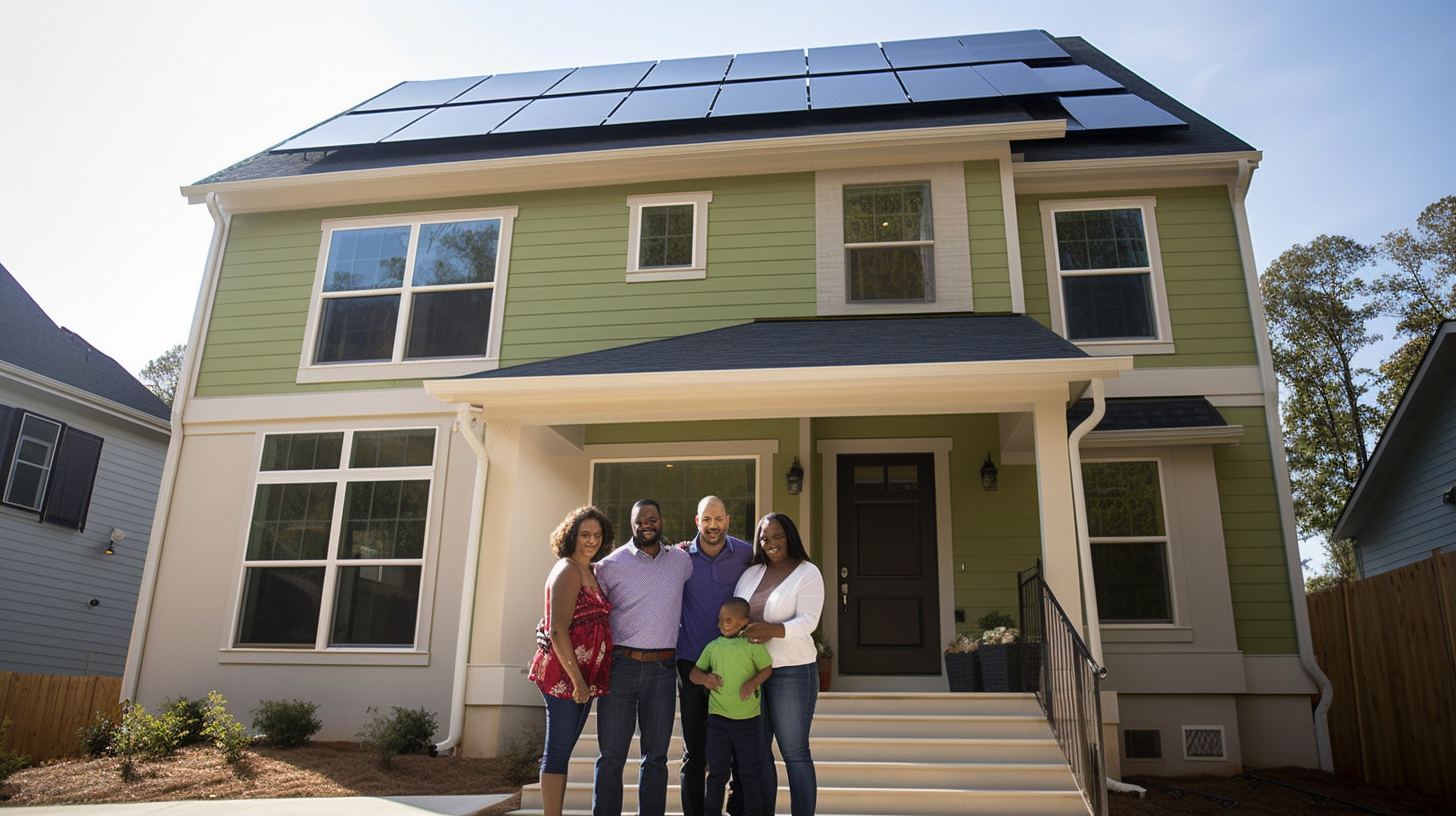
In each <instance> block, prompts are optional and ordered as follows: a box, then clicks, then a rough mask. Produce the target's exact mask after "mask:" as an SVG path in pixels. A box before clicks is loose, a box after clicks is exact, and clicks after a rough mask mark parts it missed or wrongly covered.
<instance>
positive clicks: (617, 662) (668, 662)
mask: <svg viewBox="0 0 1456 816" xmlns="http://www.w3.org/2000/svg"><path fill="white" fill-rule="evenodd" d="M676 662H677V659H676V658H673V657H668V658H664V659H662V660H653V661H650V662H647V663H643V662H642V661H639V660H633V659H632V658H630V657H628V656H627V655H626V654H624V653H622V652H621V651H615V652H613V653H612V679H611V686H610V688H611V692H610V693H608V694H606V695H604V696H603V697H602V698H601V700H600V701H599V702H598V703H597V742H598V743H599V744H600V747H601V756H598V757H597V766H596V776H595V778H594V780H593V790H592V815H593V816H621V814H622V770H623V769H624V768H625V767H626V765H627V752H628V751H629V750H630V749H631V747H632V733H633V732H634V731H637V730H639V729H640V730H641V732H642V766H641V768H640V769H639V770H638V773H637V812H638V813H639V814H641V816H663V812H664V811H665V810H666V809H667V748H668V743H670V742H671V741H672V720H673V708H674V706H673V698H674V697H676V696H677V694H676V692H677V672H676V671H675V669H674V665H673V664H674V663H676Z"/></svg>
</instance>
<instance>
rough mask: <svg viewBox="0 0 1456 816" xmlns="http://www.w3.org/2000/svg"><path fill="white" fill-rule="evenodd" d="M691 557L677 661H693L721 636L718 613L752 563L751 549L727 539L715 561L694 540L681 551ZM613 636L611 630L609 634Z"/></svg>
mask: <svg viewBox="0 0 1456 816" xmlns="http://www.w3.org/2000/svg"><path fill="white" fill-rule="evenodd" d="M681 552H686V553H687V554H688V555H690V556H692V559H693V577H691V578H689V579H688V586H687V589H686V591H685V592H684V593H683V604H682V634H680V635H679V636H678V639H677V659H678V660H697V659H698V658H699V657H700V656H702V654H703V649H705V648H707V646H708V644H709V643H712V642H713V641H714V640H717V639H718V638H719V637H720V636H721V635H722V634H723V633H722V632H719V631H718V610H719V609H721V608H722V606H723V602H724V601H726V600H728V599H729V598H731V597H733V590H734V588H735V587H736V586H737V585H738V579H739V578H741V577H743V571H744V570H746V569H748V564H749V562H750V561H752V560H753V545H751V544H749V543H748V542H747V541H744V540H742V539H738V538H734V537H733V536H728V540H727V541H725V542H724V543H723V549H721V550H719V551H718V557H717V558H709V557H708V554H707V553H705V552H703V551H702V550H700V549H698V537H696V536H695V537H694V538H693V540H692V541H690V542H688V544H687V546H686V547H685V548H684V549H683V550H681ZM613 632H614V633H615V630H613Z"/></svg>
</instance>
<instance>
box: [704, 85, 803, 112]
mask: <svg viewBox="0 0 1456 816" xmlns="http://www.w3.org/2000/svg"><path fill="white" fill-rule="evenodd" d="M808 109H809V91H808V86H807V85H806V84H805V83H804V80H802V79H766V80H763V81H761V82H727V83H724V85H723V89H722V90H721V91H719V92H718V101H717V102H714V103H713V116H714V117H718V116H743V115H747V114H752V113H787V112H789V111H802V110H808Z"/></svg>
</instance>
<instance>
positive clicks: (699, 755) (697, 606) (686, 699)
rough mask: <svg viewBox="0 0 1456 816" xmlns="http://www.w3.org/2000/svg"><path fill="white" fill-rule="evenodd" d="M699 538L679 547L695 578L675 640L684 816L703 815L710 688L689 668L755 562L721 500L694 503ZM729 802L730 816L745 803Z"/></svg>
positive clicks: (714, 633) (685, 597)
mask: <svg viewBox="0 0 1456 816" xmlns="http://www.w3.org/2000/svg"><path fill="white" fill-rule="evenodd" d="M694 521H696V522H697V525H698V534H697V536H695V537H694V538H693V540H692V541H689V542H686V543H684V544H680V545H678V546H680V547H682V548H683V549H684V550H685V551H686V552H687V553H688V554H689V555H691V556H692V559H693V576H692V577H691V578H689V579H688V585H687V591H686V592H685V593H684V595H683V604H682V633H681V634H680V635H679V636H678V639H677V673H678V677H679V678H680V681H679V683H678V693H679V695H680V696H681V698H682V733H683V762H682V772H681V773H680V774H679V776H678V782H679V784H680V785H681V786H682V806H683V816H703V790H704V786H705V784H706V778H707V772H708V766H707V763H706V761H705V757H706V750H707V742H708V690H707V689H706V688H704V687H703V686H700V685H698V684H696V683H694V682H693V681H692V680H691V679H690V675H691V673H692V670H693V666H694V665H695V664H696V663H697V660H698V658H699V657H700V656H702V654H703V649H704V648H705V647H707V645H708V644H709V643H711V642H712V641H713V640H714V639H715V638H717V637H718V635H719V634H720V633H719V631H718V610H719V609H720V608H721V607H722V606H723V602H724V601H726V600H728V599H729V598H731V597H733V590H734V588H735V587H736V586H737V585H738V579H739V578H740V577H742V576H743V571H744V570H746V569H748V564H749V562H750V561H752V560H753V546H752V545H750V544H749V543H748V542H747V541H743V540H741V539H738V538H734V537H733V536H731V535H728V525H729V522H730V521H731V519H730V518H729V516H728V509H727V507H726V506H725V505H724V504H723V500H722V499H720V498H718V497H717V496H704V497H703V500H702V501H700V502H698V515H697V518H695V519H694ZM733 787H734V791H735V795H734V796H732V797H730V798H729V802H728V812H729V813H730V814H738V813H742V812H743V802H741V801H739V799H738V797H737V795H736V791H737V787H738V779H737V776H736V775H735V777H734V780H733Z"/></svg>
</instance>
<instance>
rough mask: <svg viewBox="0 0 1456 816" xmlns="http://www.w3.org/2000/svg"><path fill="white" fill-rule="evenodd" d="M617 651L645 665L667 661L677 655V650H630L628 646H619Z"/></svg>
mask: <svg viewBox="0 0 1456 816" xmlns="http://www.w3.org/2000/svg"><path fill="white" fill-rule="evenodd" d="M615 651H618V652H621V653H622V654H624V655H626V656H628V657H630V658H632V659H633V660H638V661H641V662H643V663H655V662H657V661H659V660H666V659H668V658H669V657H672V656H673V655H675V654H677V649H647V650H643V649H629V648H627V647H626V646H617V647H616V648H615Z"/></svg>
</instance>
